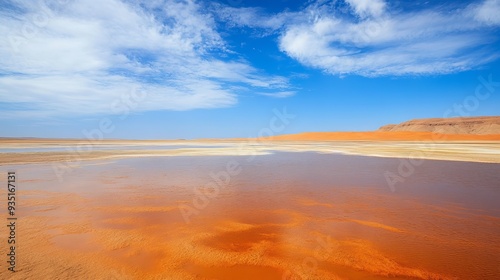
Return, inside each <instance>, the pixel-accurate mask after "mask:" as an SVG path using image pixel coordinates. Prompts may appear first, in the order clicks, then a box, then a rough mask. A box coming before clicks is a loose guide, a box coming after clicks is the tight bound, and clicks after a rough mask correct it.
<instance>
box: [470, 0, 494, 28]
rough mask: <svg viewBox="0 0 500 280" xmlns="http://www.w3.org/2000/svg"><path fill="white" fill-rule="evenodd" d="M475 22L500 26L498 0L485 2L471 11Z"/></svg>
mask: <svg viewBox="0 0 500 280" xmlns="http://www.w3.org/2000/svg"><path fill="white" fill-rule="evenodd" d="M473 14H474V17H475V18H476V20H478V21H482V22H484V23H486V24H491V25H500V0H486V1H484V2H482V3H481V4H479V5H477V6H476V7H475V8H474V9H473Z"/></svg>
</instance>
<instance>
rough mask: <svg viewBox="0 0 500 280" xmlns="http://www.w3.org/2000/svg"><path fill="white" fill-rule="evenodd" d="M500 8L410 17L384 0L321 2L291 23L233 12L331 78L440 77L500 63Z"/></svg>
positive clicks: (430, 11) (485, 4) (495, 4)
mask: <svg viewBox="0 0 500 280" xmlns="http://www.w3.org/2000/svg"><path fill="white" fill-rule="evenodd" d="M499 3H500V0H486V1H479V2H471V3H469V4H468V5H467V4H462V6H460V5H459V4H455V5H454V6H453V7H451V8H450V7H448V8H446V7H443V6H437V7H433V8H427V9H423V10H411V11H410V10H404V9H398V10H391V6H390V5H388V3H386V2H385V1H384V0H344V1H340V0H337V1H328V0H322V1H320V0H318V1H312V2H310V4H309V5H308V6H306V7H305V8H304V9H302V10H298V11H294V12H290V11H288V12H287V13H286V16H284V13H278V14H276V15H275V16H271V17H269V16H265V15H263V14H262V13H259V12H257V11H256V10H253V9H250V8H245V9H244V10H240V12H241V13H242V14H243V15H240V14H238V10H237V9H234V8H232V10H231V14H232V17H231V20H232V21H237V22H238V23H237V24H235V25H236V26H241V25H243V26H248V27H254V28H267V29H270V28H274V32H275V33H274V34H277V36H278V45H279V48H280V50H281V51H282V52H284V53H286V54H287V55H288V56H289V57H291V58H293V59H295V60H297V61H299V62H300V63H302V64H303V65H306V66H309V67H313V68H317V69H321V70H323V71H324V72H326V73H329V74H332V75H340V76H343V75H350V74H354V75H362V76H370V77H372V76H381V75H384V76H387V75H390V76H399V75H434V74H447V73H453V72H459V71H465V70H469V69H473V68H475V67H478V66H481V65H483V64H486V63H488V62H490V61H492V60H494V59H497V58H498V55H499V54H498V50H497V49H495V48H494V47H493V46H494V45H495V44H496V43H498V35H497V34H499V33H498V29H496V28H497V27H498V21H499V15H500V9H499ZM345 7H347V9H345ZM238 20H239V21H238Z"/></svg>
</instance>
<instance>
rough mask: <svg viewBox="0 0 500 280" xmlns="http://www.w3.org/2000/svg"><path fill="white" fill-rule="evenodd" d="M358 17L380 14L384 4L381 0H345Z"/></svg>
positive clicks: (383, 9)
mask: <svg viewBox="0 0 500 280" xmlns="http://www.w3.org/2000/svg"><path fill="white" fill-rule="evenodd" d="M346 2H347V3H349V5H350V6H351V7H352V8H353V9H354V11H355V12H356V14H358V15H359V16H360V17H368V16H373V17H378V16H381V15H382V14H383V13H384V11H385V7H386V4H385V2H384V1H383V0H346Z"/></svg>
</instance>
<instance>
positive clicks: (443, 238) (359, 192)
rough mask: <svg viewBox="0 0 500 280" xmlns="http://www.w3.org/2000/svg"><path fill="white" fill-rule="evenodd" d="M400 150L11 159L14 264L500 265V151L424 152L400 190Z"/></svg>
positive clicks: (335, 268) (32, 267) (322, 274)
mask: <svg viewBox="0 0 500 280" xmlns="http://www.w3.org/2000/svg"><path fill="white" fill-rule="evenodd" d="M401 162H402V160H401V159H393V158H375V157H362V156H346V155H333V154H316V153H276V154H273V155H260V156H255V157H248V156H239V157H227V156H226V157H222V156H220V157H219V156H213V157H203V156H199V157H159V158H158V157H155V158H135V159H125V160H115V161H96V162H86V163H85V165H82V166H80V167H78V168H74V169H72V170H71V171H68V172H67V173H65V174H64V176H63V177H62V179H63V180H62V181H59V180H58V178H57V176H56V175H55V174H54V170H53V167H52V165H23V166H2V167H0V170H1V171H2V173H5V171H7V170H16V173H17V176H18V178H19V180H20V182H19V186H18V189H19V193H18V198H19V209H18V213H19V216H20V217H21V218H20V219H19V224H21V225H22V227H19V230H18V231H19V233H18V234H19V250H18V254H19V258H20V259H22V262H20V263H19V268H20V269H21V270H20V271H19V272H18V273H16V274H15V277H17V279H24V278H27V277H28V278H29V277H32V276H34V275H36V276H38V279H50V278H52V279H53V278H54V276H56V275H57V276H59V277H62V278H69V277H77V278H89V279H90V278H96V277H97V278H106V279H113V278H116V279H127V278H130V279H144V278H146V279H147V278H151V279H153V278H155V277H156V278H163V279H389V278H393V279H394V278H396V279H456V278H459V279H497V278H499V277H500V267H499V265H498V263H500V204H499V203H498V202H499V201H500V184H499V182H500V164H486V163H467V162H450V161H431V160H426V161H424V162H423V163H422V164H421V165H419V166H415V170H414V172H413V174H411V175H409V176H407V177H405V178H404V182H400V183H398V184H396V185H395V188H394V192H393V191H392V189H391V188H390V187H389V185H388V184H387V181H386V178H385V177H384V174H385V173H386V172H388V171H389V172H395V173H397V172H398V167H399V166H400V165H401ZM231 171H232V172H231ZM230 173H232V174H230ZM228 174H229V175H228ZM1 195H2V197H5V192H4V191H3V193H2V194H1ZM183 213H184V216H183ZM1 234H2V236H0V240H5V239H4V238H6V236H4V235H5V234H6V233H5V231H2V232H1ZM46 256H50V258H49V257H46ZM0 276H6V271H0ZM9 276H10V274H9ZM245 277H246V278H245ZM2 278H4V277H2Z"/></svg>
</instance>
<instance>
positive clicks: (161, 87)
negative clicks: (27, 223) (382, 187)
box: [0, 0, 289, 117]
mask: <svg viewBox="0 0 500 280" xmlns="http://www.w3.org/2000/svg"><path fill="white" fill-rule="evenodd" d="M0 34H2V35H3V36H2V37H3V39H4V40H2V41H1V43H0V57H2V60H0V103H4V104H13V105H12V106H10V107H12V108H15V110H14V109H13V110H2V111H3V114H2V115H4V116H5V115H9V116H13V117H23V116H24V117H35V116H36V117H46V116H62V115H72V116H75V115H93V114H109V113H110V106H111V104H113V102H114V101H116V100H119V99H120V98H121V97H122V96H123V95H124V94H128V93H129V92H130V91H131V90H133V89H135V88H140V89H141V90H143V91H146V92H148V97H147V99H145V100H144V101H143V102H141V103H140V104H139V106H138V107H137V110H139V111H149V110H190V109H197V108H219V107H227V106H231V105H233V104H235V103H236V102H237V94H236V90H235V89H238V90H241V88H244V89H246V90H247V91H261V90H265V91H269V92H270V95H273V92H276V95H277V96H279V97H281V96H282V92H284V91H287V90H288V89H289V85H288V80H287V79H286V78H284V77H281V76H273V75H270V74H266V73H264V72H263V71H260V70H258V69H256V68H254V67H252V66H251V64H250V63H249V62H248V61H245V60H243V59H241V58H238V57H236V56H234V55H233V57H232V58H230V53H226V49H227V47H226V43H225V42H224V40H223V39H222V38H221V36H220V35H219V33H218V32H217V29H216V27H215V23H214V20H213V17H212V15H211V14H210V13H207V12H204V11H203V9H202V7H201V6H200V4H199V3H197V2H195V1H191V0H186V1H174V0H165V1H144V2H125V1H119V0H99V1H90V0H89V1H57V0H54V1H48V0H47V1H46V2H41V3H40V2H36V1H33V2H31V1H7V2H5V3H3V4H1V5H0ZM220 54H222V56H221V55H220ZM224 56H225V57H224ZM5 107H9V106H5Z"/></svg>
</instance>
